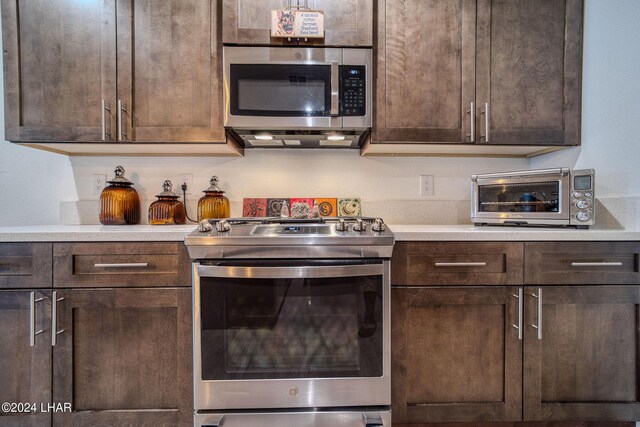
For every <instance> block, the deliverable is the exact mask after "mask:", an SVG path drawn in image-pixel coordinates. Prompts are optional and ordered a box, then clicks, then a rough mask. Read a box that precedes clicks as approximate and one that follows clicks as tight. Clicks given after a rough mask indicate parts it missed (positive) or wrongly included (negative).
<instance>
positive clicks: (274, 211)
mask: <svg viewBox="0 0 640 427" xmlns="http://www.w3.org/2000/svg"><path fill="white" fill-rule="evenodd" d="M285 201H286V202H287V205H288V207H289V212H291V204H290V203H289V199H267V216H278V217H279V216H280V213H281V212H282V203H283V202H285Z"/></svg>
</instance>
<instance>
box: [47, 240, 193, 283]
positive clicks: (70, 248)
mask: <svg viewBox="0 0 640 427" xmlns="http://www.w3.org/2000/svg"><path fill="white" fill-rule="evenodd" d="M53 285H54V287H56V288H77V287H157V286H191V269H190V262H189V256H188V254H187V250H186V247H185V246H184V244H183V243H182V242H162V243H155V242H154V243H60V244H54V245H53Z"/></svg>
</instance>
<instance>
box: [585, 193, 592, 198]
mask: <svg viewBox="0 0 640 427" xmlns="http://www.w3.org/2000/svg"><path fill="white" fill-rule="evenodd" d="M584 197H593V193H589V192H587V193H584Z"/></svg>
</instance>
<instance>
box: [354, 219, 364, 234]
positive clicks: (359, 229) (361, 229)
mask: <svg viewBox="0 0 640 427" xmlns="http://www.w3.org/2000/svg"><path fill="white" fill-rule="evenodd" d="M366 229H367V224H365V223H364V222H363V221H362V220H361V219H360V218H358V219H356V223H355V224H353V231H357V232H359V233H362V232H364V231H365V230H366Z"/></svg>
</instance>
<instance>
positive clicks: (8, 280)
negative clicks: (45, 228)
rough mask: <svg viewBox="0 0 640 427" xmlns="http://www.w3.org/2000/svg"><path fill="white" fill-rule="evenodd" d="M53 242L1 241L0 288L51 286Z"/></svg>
mask: <svg viewBox="0 0 640 427" xmlns="http://www.w3.org/2000/svg"><path fill="white" fill-rule="evenodd" d="M50 287H51V243H0V288H5V289H7V288H50Z"/></svg>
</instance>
